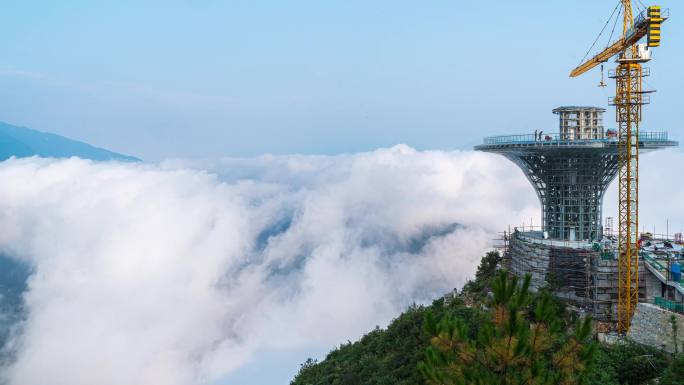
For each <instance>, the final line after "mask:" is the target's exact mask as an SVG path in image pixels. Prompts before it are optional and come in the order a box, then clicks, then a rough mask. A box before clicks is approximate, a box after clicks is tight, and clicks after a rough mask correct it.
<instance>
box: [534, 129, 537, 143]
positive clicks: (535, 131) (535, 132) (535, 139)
mask: <svg viewBox="0 0 684 385" xmlns="http://www.w3.org/2000/svg"><path fill="white" fill-rule="evenodd" d="M534 141H535V142H536V141H537V130H534Z"/></svg>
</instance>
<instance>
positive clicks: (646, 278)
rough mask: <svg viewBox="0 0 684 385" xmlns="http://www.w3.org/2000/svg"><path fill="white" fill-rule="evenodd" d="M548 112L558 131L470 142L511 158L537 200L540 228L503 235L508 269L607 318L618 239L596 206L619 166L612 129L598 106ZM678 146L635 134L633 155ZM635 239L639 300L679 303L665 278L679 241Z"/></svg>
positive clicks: (611, 314) (611, 315) (614, 293)
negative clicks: (640, 245)
mask: <svg viewBox="0 0 684 385" xmlns="http://www.w3.org/2000/svg"><path fill="white" fill-rule="evenodd" d="M553 112H554V113H555V114H557V115H558V116H559V123H560V124H559V130H558V132H554V133H547V132H544V131H536V132H534V133H531V134H526V135H507V136H495V137H488V138H485V140H484V143H483V144H482V145H479V146H476V147H475V149H476V150H479V151H485V152H491V153H496V154H500V155H503V156H505V157H506V158H508V159H509V160H511V161H512V162H514V163H515V164H517V165H518V166H519V167H520V169H521V170H522V171H523V173H524V174H525V176H526V177H527V179H528V180H529V181H530V182H531V183H532V185H533V186H534V188H535V191H536V193H537V196H538V197H539V202H540V204H541V211H542V212H541V217H542V225H541V226H540V227H539V228H515V229H512V230H511V231H510V232H508V233H507V234H506V235H505V240H506V251H505V254H506V255H505V257H506V258H505V260H506V263H507V267H508V269H509V270H510V271H511V272H513V273H516V274H519V275H523V274H526V273H530V274H531V275H532V286H533V287H534V288H540V287H549V288H551V289H552V290H553V291H554V292H555V293H556V294H557V295H558V296H559V297H561V298H563V299H565V300H567V301H568V302H569V303H570V304H573V305H575V306H577V307H579V308H581V309H583V310H585V311H586V312H588V313H591V314H593V316H594V317H595V318H596V319H598V320H600V321H604V322H608V323H611V324H614V323H615V322H616V313H617V302H618V252H617V250H618V246H617V239H616V238H617V237H615V236H614V234H613V232H612V226H611V225H610V222H608V225H609V226H607V227H604V224H603V219H602V213H601V208H602V203H603V196H604V193H605V192H606V189H607V188H608V185H609V184H610V182H611V181H612V180H613V179H615V176H616V174H617V172H618V137H617V133H616V132H615V131H614V130H606V129H605V128H604V127H603V113H604V112H605V110H604V109H602V108H597V107H577V106H571V107H560V108H557V109H554V110H553ZM677 145H678V143H677V142H676V141H673V140H670V139H668V136H667V133H666V132H645V131H641V132H639V133H638V149H639V152H640V153H645V152H649V151H653V150H658V149H663V148H667V147H675V146H677ZM642 237H646V238H648V239H645V243H643V247H644V248H643V249H642V250H641V253H642V258H641V259H640V262H639V266H638V269H639V272H640V274H639V276H638V277H639V278H638V279H639V286H638V288H639V300H640V301H649V302H652V301H655V299H656V298H661V299H662V298H669V299H673V300H675V301H679V302H681V300H682V298H684V287H680V285H679V282H677V281H678V280H677V281H673V280H672V277H671V276H670V269H669V266H670V265H671V264H672V263H675V262H677V261H678V260H679V259H681V254H682V253H681V250H682V247H681V246H678V245H677V244H676V242H674V241H670V240H669V239H667V238H669V236H665V237H661V238H665V239H660V240H659V239H655V238H657V237H655V238H654V237H653V236H652V235H650V236H646V235H643V234H642ZM679 241H680V242H681V236H680V239H679ZM658 246H660V248H659V247H658ZM648 247H651V249H648ZM658 252H659V253H658Z"/></svg>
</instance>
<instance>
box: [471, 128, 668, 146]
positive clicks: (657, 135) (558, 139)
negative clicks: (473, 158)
mask: <svg viewBox="0 0 684 385" xmlns="http://www.w3.org/2000/svg"><path fill="white" fill-rule="evenodd" d="M611 132H614V131H611ZM667 140H668V137H667V132H666V131H642V132H640V133H639V141H640V142H663V141H667ZM607 141H617V136H616V135H605V136H604V137H602V138H593V139H582V138H579V139H577V138H573V137H572V136H571V135H565V134H563V135H561V134H560V133H549V134H545V133H542V137H541V139H539V137H538V136H535V135H534V134H522V135H499V136H489V137H486V138H485V139H484V144H486V145H497V144H535V143H542V144H543V143H553V144H558V143H565V144H571V143H587V142H607Z"/></svg>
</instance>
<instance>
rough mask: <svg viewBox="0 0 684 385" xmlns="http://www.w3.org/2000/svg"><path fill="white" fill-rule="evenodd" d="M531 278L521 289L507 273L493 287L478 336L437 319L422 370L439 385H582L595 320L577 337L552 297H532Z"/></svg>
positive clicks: (431, 323)
mask: <svg viewBox="0 0 684 385" xmlns="http://www.w3.org/2000/svg"><path fill="white" fill-rule="evenodd" d="M529 286H530V276H529V275H528V276H527V277H525V280H524V282H523V283H522V284H518V279H517V278H516V277H509V276H508V274H507V273H506V272H504V271H502V272H501V273H500V274H499V277H498V279H497V280H495V281H494V282H493V284H492V291H493V298H492V300H491V301H487V306H488V308H489V309H490V310H488V311H487V312H485V315H484V317H483V318H484V319H483V322H482V323H481V324H480V325H479V328H478V330H477V335H476V336H475V337H473V336H472V335H471V333H469V331H468V329H467V328H466V325H465V324H464V322H463V321H462V320H460V319H458V318H452V317H450V316H448V315H447V316H446V317H442V319H441V320H440V321H439V322H437V321H436V320H435V318H434V316H433V315H432V314H431V313H427V316H426V319H425V331H426V332H427V333H428V334H429V335H431V336H433V337H432V338H431V342H432V346H430V347H429V348H428V350H427V359H426V360H425V361H422V362H420V363H419V364H418V368H419V369H420V371H421V372H422V373H423V376H424V377H425V378H426V379H427V380H428V381H427V382H428V383H430V384H434V385H466V384H491V385H523V384H539V385H553V384H566V385H571V384H579V383H580V382H581V380H582V375H583V373H584V372H585V371H586V367H587V364H589V363H590V362H591V359H592V358H593V356H594V352H595V350H596V345H595V344H594V343H592V342H591V319H590V318H585V319H584V320H583V321H582V322H579V323H577V326H576V327H575V329H574V331H572V332H568V330H572V327H571V325H568V324H567V323H566V322H565V321H564V320H563V319H562V318H561V317H560V316H559V312H558V311H557V310H556V308H555V306H554V305H553V303H552V301H551V299H550V296H549V294H548V293H545V294H542V295H539V296H534V295H531V294H530V292H529V290H528V289H529Z"/></svg>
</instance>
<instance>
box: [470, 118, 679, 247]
mask: <svg viewBox="0 0 684 385" xmlns="http://www.w3.org/2000/svg"><path fill="white" fill-rule="evenodd" d="M580 134H581V133H580ZM592 135H595V136H594V137H590V138H582V137H578V136H579V135H578V134H577V132H576V133H575V134H574V135H569V134H567V133H566V134H561V133H558V134H543V133H542V135H541V136H540V135H539V134H537V135H535V134H529V135H505V136H493V137H489V138H485V140H484V144H481V145H479V146H475V150H478V151H485V152H491V153H494V154H500V155H502V156H504V157H506V158H508V159H509V160H511V161H512V162H513V163H515V164H516V165H517V166H518V167H520V169H521V170H522V171H523V173H524V174H525V176H526V177H527V179H528V180H529V181H530V183H532V186H533V187H534V189H535V190H536V192H537V197H538V198H539V202H540V204H541V209H542V224H543V229H544V231H546V232H548V237H549V238H550V239H552V240H562V241H582V240H597V239H601V238H602V234H603V228H602V224H601V221H602V215H601V210H602V202H603V195H604V193H605V191H606V189H607V188H608V185H609V184H610V182H611V181H612V180H613V179H614V178H615V176H616V174H617V171H618V165H617V163H618V140H617V137H615V134H614V131H612V130H610V131H608V132H607V134H604V132H603V130H601V131H598V132H594V133H592ZM535 139H536V140H535ZM677 145H678V143H677V142H676V141H674V140H670V139H668V137H667V133H666V132H648V131H642V132H640V133H639V150H640V152H648V151H654V150H658V149H662V148H669V147H676V146H677Z"/></svg>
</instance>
